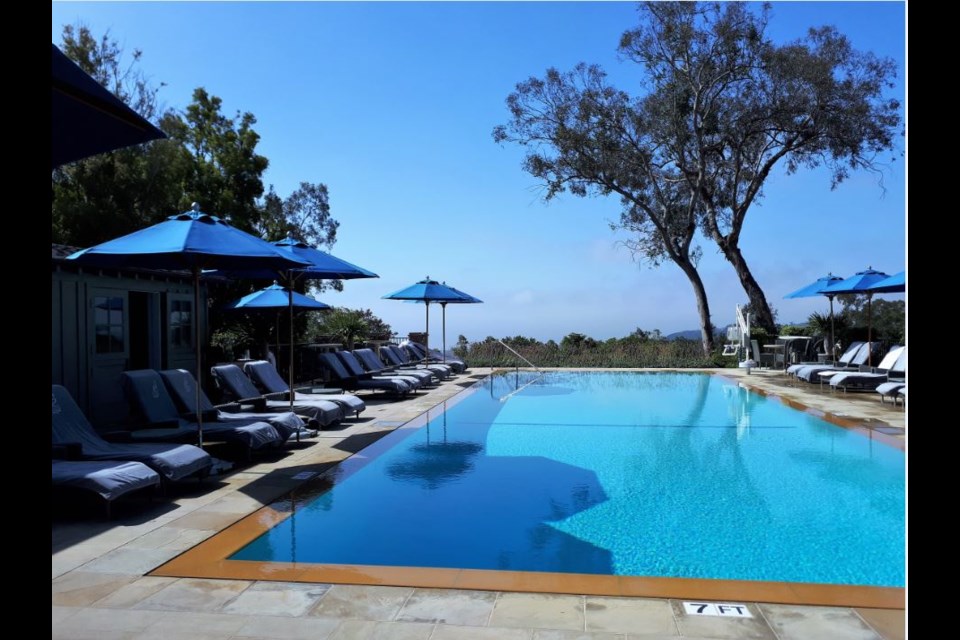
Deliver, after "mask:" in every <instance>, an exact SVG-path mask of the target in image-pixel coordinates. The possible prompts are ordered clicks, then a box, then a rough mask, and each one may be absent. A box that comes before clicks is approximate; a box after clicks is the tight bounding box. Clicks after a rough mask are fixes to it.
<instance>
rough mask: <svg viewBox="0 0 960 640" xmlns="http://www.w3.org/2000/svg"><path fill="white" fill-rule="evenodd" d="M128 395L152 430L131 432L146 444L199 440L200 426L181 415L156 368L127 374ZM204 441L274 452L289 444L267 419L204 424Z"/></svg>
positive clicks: (127, 372)
mask: <svg viewBox="0 0 960 640" xmlns="http://www.w3.org/2000/svg"><path fill="white" fill-rule="evenodd" d="M121 378H122V379H123V388H124V392H125V393H126V395H127V399H128V400H129V401H130V403H131V405H132V406H133V407H134V408H135V409H136V411H137V413H138V414H139V416H140V417H141V419H143V420H144V421H145V422H146V424H147V425H149V426H150V428H145V429H138V430H136V431H132V432H130V438H132V439H133V440H137V441H142V442H151V441H152V442H188V441H191V440H196V437H197V423H196V422H192V421H189V420H185V419H183V418H182V417H181V416H180V412H179V411H178V410H177V405H176V403H174V401H173V398H171V397H170V393H169V392H168V391H167V387H166V385H165V384H164V382H163V379H162V378H161V377H160V374H159V373H158V372H156V371H154V370H152V369H142V370H138V371H125V372H124V373H123V375H122V376H121ZM202 428H203V437H204V440H210V441H219V442H227V443H231V444H237V445H240V446H241V447H244V448H245V449H246V451H247V454H248V456H249V454H250V453H252V452H253V451H258V450H261V449H273V448H276V447H279V446H280V445H281V444H283V442H285V441H286V438H287V437H289V436H286V437H284V436H283V435H282V434H281V433H280V432H278V431H277V429H275V428H274V427H273V425H271V424H270V423H269V422H266V421H263V420H257V421H246V420H242V421H241V420H230V421H212V420H211V421H210V422H204V423H203V425H202Z"/></svg>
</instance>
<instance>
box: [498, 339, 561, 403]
mask: <svg viewBox="0 0 960 640" xmlns="http://www.w3.org/2000/svg"><path fill="white" fill-rule="evenodd" d="M497 342H499V343H500V345H501V346H502V347H503V348H504V349H506V350H507V351H509V352H510V353H512V354H513V355H515V356H517V357H518V358H520V359H521V360H523V361H524V362H526V363H527V364H528V365H530V367H531V368H532V369H533V370H534V371H536V372H537V373H538V374H539V375H538V376H536V377H535V378H533V379H532V380H530V381H529V382H527V383H526V384H525V385H523V386H522V387H518V388H517V389H514V390H513V391H511V392H510V393H508V394H507V395H505V396H503V397H502V398H499V400H500V402H505V401H506V400H507V399H509V398H510V397H511V396H515V395H517V394H518V393H520V392H521V391H523V390H524V389H526V388H527V387H529V386H530V385H532V384H533V383H535V382H537V381H538V380H540V378H542V377H543V376H545V375H546V373H547V372H546V371H543V370H542V369H541V368H540V367H538V366H537V365H535V364H533V363H532V362H530V361H529V360H527V359H526V358H524V357H523V356H522V355H520V354H519V353H517V351H516V349H514V348H512V347H511V346H510V345H508V344H505V343H504V342H503V340H497ZM519 368H520V367H517V369H518V370H519ZM491 388H492V387H491Z"/></svg>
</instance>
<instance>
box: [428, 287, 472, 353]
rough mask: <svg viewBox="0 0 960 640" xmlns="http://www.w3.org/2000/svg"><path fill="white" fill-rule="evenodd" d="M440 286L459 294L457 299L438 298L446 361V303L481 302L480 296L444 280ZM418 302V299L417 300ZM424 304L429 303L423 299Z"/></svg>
mask: <svg viewBox="0 0 960 640" xmlns="http://www.w3.org/2000/svg"><path fill="white" fill-rule="evenodd" d="M440 284H441V286H445V287H447V288H448V289H450V290H451V291H453V292H454V293H457V294H459V295H460V299H459V300H440V308H441V309H442V310H443V361H444V362H446V361H447V305H448V304H480V303H482V302H483V300H481V299H480V298H476V297H474V296H472V295H470V294H469V293H464V292H463V291H460V290H459V289H457V288H456V287H451V286H450V285H448V284H447V283H446V282H441V283H440ZM418 302H420V301H418ZM423 302H425V303H426V304H430V303H429V302H427V301H425V300H424V301H423Z"/></svg>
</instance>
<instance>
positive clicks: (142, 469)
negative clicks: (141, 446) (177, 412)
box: [51, 459, 160, 519]
mask: <svg viewBox="0 0 960 640" xmlns="http://www.w3.org/2000/svg"><path fill="white" fill-rule="evenodd" d="M51 472H52V477H51V482H52V484H53V486H54V487H67V488H71V489H81V490H83V491H92V492H93V493H96V494H97V495H98V496H100V497H101V498H103V500H104V501H105V504H106V509H107V518H108V519H109V518H110V505H112V504H113V501H114V500H116V499H117V498H119V497H120V496H124V495H126V494H128V493H131V492H133V491H139V490H141V489H148V488H151V487H156V486H157V485H159V484H160V475H159V474H158V473H157V472H156V471H154V470H153V469H151V468H150V467H148V466H147V465H145V464H143V463H142V462H134V461H132V460H112V461H107V460H103V461H100V460H56V459H55V460H53V461H52V469H51Z"/></svg>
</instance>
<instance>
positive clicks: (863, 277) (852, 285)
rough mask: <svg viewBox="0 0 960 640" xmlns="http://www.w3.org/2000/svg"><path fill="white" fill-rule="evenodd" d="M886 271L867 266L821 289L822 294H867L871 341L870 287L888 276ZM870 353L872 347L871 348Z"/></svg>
mask: <svg viewBox="0 0 960 640" xmlns="http://www.w3.org/2000/svg"><path fill="white" fill-rule="evenodd" d="M889 277H890V276H888V275H887V274H886V273H884V272H882V271H877V270H876V269H874V268H872V267H867V269H866V270H865V271H858V272H857V273H855V274H854V275H852V276H850V277H849V278H847V279H846V280H841V281H840V282H835V283H833V284H831V285H830V286H829V287H826V288H825V289H824V290H823V292H822V293H823V294H824V295H828V294H832V295H836V294H840V293H865V294H866V295H867V342H872V340H871V338H872V335H871V334H872V331H871V326H870V302H871V299H872V298H873V294H874V293H875V292H874V291H873V290H872V289H871V287H872V286H873V285H875V284H877V283H878V282H880V281H881V280H886V279H887V278H889ZM870 351H871V353H872V351H873V349H872V348H871V350H870ZM870 364H871V362H870V355H869V354H868V355H867V366H870Z"/></svg>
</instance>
